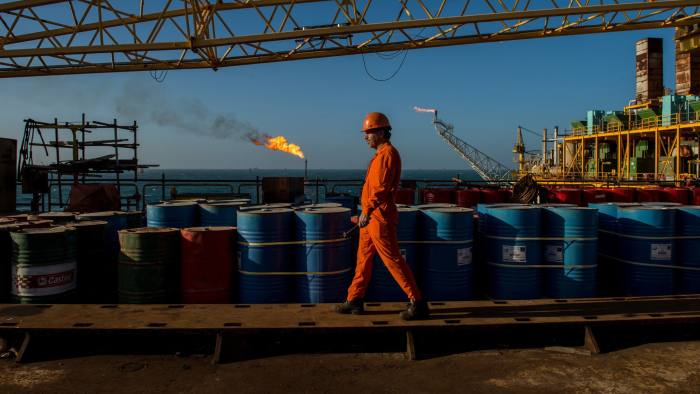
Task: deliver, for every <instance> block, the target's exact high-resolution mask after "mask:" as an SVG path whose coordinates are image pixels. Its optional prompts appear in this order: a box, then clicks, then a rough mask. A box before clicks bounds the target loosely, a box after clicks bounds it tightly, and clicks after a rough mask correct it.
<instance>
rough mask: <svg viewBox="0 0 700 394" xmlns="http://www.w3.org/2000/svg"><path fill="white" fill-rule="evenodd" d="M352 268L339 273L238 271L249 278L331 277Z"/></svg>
mask: <svg viewBox="0 0 700 394" xmlns="http://www.w3.org/2000/svg"><path fill="white" fill-rule="evenodd" d="M351 270H352V268H345V269H342V270H338V271H325V272H253V271H243V270H238V273H240V274H241V275H248V276H303V275H316V276H329V275H338V274H344V273H346V272H350V271H351Z"/></svg>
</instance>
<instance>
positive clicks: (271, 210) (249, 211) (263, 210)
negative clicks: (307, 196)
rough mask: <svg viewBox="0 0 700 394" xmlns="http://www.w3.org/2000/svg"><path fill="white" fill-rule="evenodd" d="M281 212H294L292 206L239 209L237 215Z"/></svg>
mask: <svg viewBox="0 0 700 394" xmlns="http://www.w3.org/2000/svg"><path fill="white" fill-rule="evenodd" d="M281 213H294V209H292V208H259V209H247V210H245V211H239V212H238V215H239V216H240V215H244V216H245V215H259V214H260V215H262V214H281Z"/></svg>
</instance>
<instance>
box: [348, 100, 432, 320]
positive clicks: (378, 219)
mask: <svg viewBox="0 0 700 394" xmlns="http://www.w3.org/2000/svg"><path fill="white" fill-rule="evenodd" d="M362 131H363V132H364V133H365V141H367V144H368V145H369V146H370V148H372V149H376V150H377V153H376V154H375V155H374V157H373V158H372V161H371V162H370V163H369V167H368V168H367V175H366V176H365V183H364V186H363V187H362V199H361V202H362V214H361V215H360V217H359V219H358V223H357V224H358V225H359V227H360V245H359V248H358V250H357V267H356V268H355V278H354V279H353V281H352V284H351V285H350V289H348V297H347V301H345V302H344V303H342V304H340V305H338V306H336V311H337V312H339V313H344V314H348V313H352V314H361V313H363V312H364V302H363V297H364V296H365V291H366V290H367V285H368V284H369V280H370V278H371V276H372V262H373V259H374V254H375V253H379V257H381V259H382V262H383V263H384V265H385V266H386V267H387V269H388V270H389V272H391V275H392V276H393V277H394V280H396V282H398V284H399V285H400V286H401V288H402V289H403V291H404V292H405V293H406V295H407V296H408V299H409V300H410V304H409V305H408V309H407V310H405V311H403V312H401V318H402V319H404V320H416V319H425V318H427V317H428V314H429V311H428V304H427V303H426V302H425V300H423V297H422V296H421V293H420V290H418V286H417V285H416V280H415V278H414V277H413V273H412V272H411V269H410V268H409V266H408V264H406V261H405V260H404V259H403V257H402V256H401V253H400V251H399V243H398V240H397V235H396V226H397V224H398V211H397V210H396V204H395V203H394V194H395V193H396V189H398V187H399V178H400V177H401V157H400V156H399V152H398V151H397V150H396V148H394V146H393V145H391V141H390V139H391V125H390V124H389V119H388V118H387V117H386V116H385V115H384V114H381V113H379V112H370V113H369V114H367V116H366V117H365V121H364V123H363V127H362Z"/></svg>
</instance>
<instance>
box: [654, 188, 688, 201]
mask: <svg viewBox="0 0 700 394" xmlns="http://www.w3.org/2000/svg"><path fill="white" fill-rule="evenodd" d="M660 194H661V201H663V202H675V203H678V204H683V205H688V204H690V201H691V199H692V198H693V194H692V192H691V190H690V189H688V188H687V187H667V188H665V189H662V190H661V193H660Z"/></svg>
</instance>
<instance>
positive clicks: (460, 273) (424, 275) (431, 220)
mask: <svg viewBox="0 0 700 394" xmlns="http://www.w3.org/2000/svg"><path fill="white" fill-rule="evenodd" d="M473 216H474V211H473V210H471V209H468V208H461V207H450V208H434V209H426V210H421V211H420V216H419V219H418V220H419V234H420V237H419V238H420V239H419V241H420V244H419V245H420V247H419V251H418V253H419V256H420V257H419V261H420V263H419V272H420V274H419V278H420V282H419V283H420V287H421V290H422V292H423V295H424V296H425V298H426V299H428V300H431V301H433V300H434V301H459V300H469V299H472V298H473V297H474V284H473V269H472V243H473V242H472V241H473V224H472V220H473Z"/></svg>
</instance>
